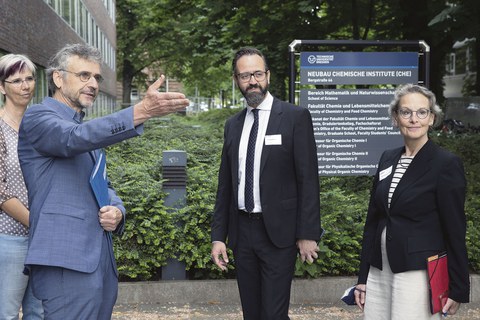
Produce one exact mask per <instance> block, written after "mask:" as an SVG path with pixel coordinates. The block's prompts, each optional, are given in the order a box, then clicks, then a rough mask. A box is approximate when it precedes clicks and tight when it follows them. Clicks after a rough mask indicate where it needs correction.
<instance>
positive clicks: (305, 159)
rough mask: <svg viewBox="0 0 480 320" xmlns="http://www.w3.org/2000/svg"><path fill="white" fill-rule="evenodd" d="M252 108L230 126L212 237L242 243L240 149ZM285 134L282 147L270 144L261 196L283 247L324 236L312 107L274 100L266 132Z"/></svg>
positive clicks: (266, 150) (262, 171)
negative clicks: (239, 230) (239, 203)
mask: <svg viewBox="0 0 480 320" xmlns="http://www.w3.org/2000/svg"><path fill="white" fill-rule="evenodd" d="M245 115H246V109H244V110H242V111H240V112H239V113H237V114H236V115H234V116H233V117H231V118H230V119H229V120H227V122H226V124H225V130H224V145H223V150H222V160H221V165H220V171H219V174H218V191H217V200H216V203H215V210H214V217H213V222H212V234H211V236H212V241H222V242H226V239H227V237H228V245H229V246H230V247H232V248H234V247H235V245H236V240H237V233H238V230H237V225H238V183H239V181H238V153H239V145H240V138H241V135H242V129H243V124H244V120H245ZM277 134H279V135H281V136H282V144H281V145H264V146H263V151H262V155H261V165H260V197H261V204H262V211H263V220H264V223H265V227H266V230H267V233H268V235H269V237H270V239H271V241H272V242H273V244H274V245H276V246H277V247H280V248H283V247H287V246H291V245H294V244H295V241H296V240H297V239H309V240H319V239H320V236H321V227H320V200H319V180H318V161H317V147H316V143H315V139H314V135H313V127H312V119H311V116H310V113H309V111H308V110H307V109H305V108H302V107H298V106H295V105H292V104H289V103H286V102H283V101H281V100H278V99H276V98H274V100H273V105H272V110H271V113H270V118H269V121H268V126H267V131H266V135H277Z"/></svg>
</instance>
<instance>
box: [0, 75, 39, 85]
mask: <svg viewBox="0 0 480 320" xmlns="http://www.w3.org/2000/svg"><path fill="white" fill-rule="evenodd" d="M3 82H6V83H10V84H11V85H12V86H15V87H20V86H22V84H23V83H24V82H26V83H27V84H29V85H30V84H32V83H34V82H35V77H32V76H30V77H26V78H25V79H20V78H17V79H13V80H3Z"/></svg>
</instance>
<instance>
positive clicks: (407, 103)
mask: <svg viewBox="0 0 480 320" xmlns="http://www.w3.org/2000/svg"><path fill="white" fill-rule="evenodd" d="M389 113H390V116H391V118H392V120H393V124H394V126H395V127H398V128H399V130H400V134H401V135H402V136H403V139H404V146H403V147H400V148H397V149H392V150H387V151H385V152H384V153H383V154H382V156H381V158H380V162H379V164H378V170H377V174H376V175H375V179H374V182H373V188H372V191H371V195H370V202H369V207H368V213H367V219H366V222H365V227H364V234H363V245H362V253H361V263H360V270H359V276H358V284H357V285H356V289H355V302H356V303H357V305H358V306H359V307H360V309H362V310H363V311H364V319H366V320H371V319H378V320H380V319H381V320H389V319H391V320H394V319H402V320H408V319H440V318H441V316H442V313H443V314H444V315H447V314H448V315H452V314H455V313H456V312H457V310H458V308H459V306H460V303H466V302H468V301H469V291H470V288H469V287H470V282H469V273H468V259H467V249H466V244H465V233H466V219H465V212H464V202H465V193H466V181H465V174H464V170H463V164H462V161H461V160H460V158H459V157H457V156H456V155H454V154H452V153H450V152H448V151H446V150H443V149H441V148H440V147H438V146H437V145H435V144H434V143H433V142H432V141H431V140H429V138H428V131H429V128H430V127H432V126H434V125H438V124H440V123H441V120H442V119H441V116H442V112H441V110H440V108H439V106H438V105H437V104H436V99H435V95H434V94H433V93H432V92H431V91H430V90H428V89H426V88H424V87H421V86H418V85H414V84H407V85H404V86H401V87H399V88H398V89H397V90H396V91H395V95H394V98H393V101H392V102H391V103H390V108H389ZM442 252H446V253H447V256H448V273H449V276H450V283H449V298H448V300H447V301H446V302H445V305H444V306H443V309H442V311H441V312H439V313H436V314H433V315H432V313H431V311H430V302H429V299H430V298H429V289H428V280H429V279H428V275H427V270H426V268H427V258H428V257H430V256H433V255H436V254H439V253H442Z"/></svg>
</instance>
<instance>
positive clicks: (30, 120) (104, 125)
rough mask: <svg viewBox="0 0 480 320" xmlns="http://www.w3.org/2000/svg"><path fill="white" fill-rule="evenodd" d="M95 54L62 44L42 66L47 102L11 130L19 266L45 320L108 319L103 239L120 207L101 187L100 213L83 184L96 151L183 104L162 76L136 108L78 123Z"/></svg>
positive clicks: (109, 260) (111, 274)
mask: <svg viewBox="0 0 480 320" xmlns="http://www.w3.org/2000/svg"><path fill="white" fill-rule="evenodd" d="M101 64H102V55H101V53H100V52H99V51H98V50H97V49H95V48H93V47H91V46H87V45H80V44H75V45H67V46H66V47H64V48H62V49H61V50H60V51H59V52H58V53H57V54H56V55H55V56H54V57H53V58H52V59H51V61H50V62H49V67H48V69H47V77H48V84H49V89H50V90H51V92H52V94H53V96H52V97H47V98H45V99H44V100H43V101H42V103H41V104H37V105H34V106H32V107H30V108H29V109H28V110H27V111H26V113H25V115H24V118H23V121H22V123H21V126H20V131H19V144H18V155H19V160H20V165H21V167H22V171H23V175H24V178H25V183H26V185H27V189H28V192H29V207H30V235H29V249H28V253H27V258H26V262H25V264H26V265H27V267H29V270H30V277H31V278H30V279H31V281H32V287H33V291H34V295H35V296H36V297H37V298H39V299H41V300H42V303H43V307H44V309H45V319H62V320H65V319H76V320H80V319H110V318H111V314H112V310H113V306H114V304H115V301H116V297H117V288H118V274H117V269H116V264H115V258H114V255H113V246H112V238H111V232H115V233H121V232H122V231H123V227H124V222H125V208H124V207H123V205H122V201H121V200H120V198H119V197H118V196H117V195H116V194H115V191H114V190H113V189H112V188H110V187H108V198H109V200H108V205H105V206H102V207H100V205H99V204H98V203H97V201H96V198H95V194H94V193H93V191H92V188H91V186H90V183H89V178H90V175H91V173H92V169H93V168H94V165H95V162H96V160H97V159H98V156H99V149H101V148H104V147H107V146H109V145H112V144H114V143H117V142H120V141H123V140H125V139H129V138H132V137H135V136H138V135H140V134H141V133H142V132H143V125H142V124H143V122H145V121H146V120H148V119H150V118H151V117H158V116H163V115H166V114H169V113H171V112H175V111H179V110H182V109H183V108H185V107H186V106H187V105H188V100H187V99H185V96H184V95H183V94H181V93H161V92H159V91H157V89H158V88H159V87H160V86H161V84H162V83H163V76H162V77H161V78H160V79H158V80H157V81H156V82H155V83H154V84H152V85H151V86H150V87H149V89H148V91H147V93H146V96H145V98H144V99H143V100H142V101H141V102H140V103H138V104H136V105H134V106H132V107H129V108H127V109H123V110H121V111H119V112H116V113H113V114H110V115H107V116H104V117H101V118H97V119H93V120H90V121H88V122H83V116H84V114H85V113H84V109H85V108H89V107H91V106H92V105H93V103H94V101H95V98H96V97H97V95H98V91H99V84H100V83H101V82H102V80H103V78H102V76H101Z"/></svg>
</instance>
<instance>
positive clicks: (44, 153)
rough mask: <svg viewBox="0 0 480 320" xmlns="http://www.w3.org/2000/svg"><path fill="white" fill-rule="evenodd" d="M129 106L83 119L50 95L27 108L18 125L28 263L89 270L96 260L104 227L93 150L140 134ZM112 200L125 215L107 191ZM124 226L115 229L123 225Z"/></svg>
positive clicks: (95, 265) (114, 197)
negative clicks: (93, 181) (27, 219)
mask: <svg viewBox="0 0 480 320" xmlns="http://www.w3.org/2000/svg"><path fill="white" fill-rule="evenodd" d="M142 131H143V126H140V127H137V128H135V127H134V125H133V109H132V108H128V109H124V110H121V111H119V112H116V113H113V114H111V115H108V116H105V117H102V118H97V119H93V120H90V121H88V122H85V123H82V122H81V117H80V115H79V114H78V113H76V112H75V111H74V110H73V109H71V108H70V107H68V106H66V105H65V104H63V103H61V102H59V101H57V100H55V99H52V98H45V100H44V101H43V102H42V103H41V104H38V105H34V106H32V107H30V108H28V109H27V111H26V112H25V115H24V117H23V120H22V123H21V125H20V131H19V142H18V156H19V160H20V165H21V168H22V171H23V176H24V179H25V183H26V186H27V189H28V198H29V206H30V235H29V249H28V253H27V258H26V261H25V264H26V265H33V264H35V265H48V266H58V267H63V268H67V269H72V270H77V271H81V272H93V271H94V270H95V269H96V268H97V266H98V264H99V261H100V251H101V246H102V237H103V236H104V230H103V228H102V227H101V226H100V223H99V221H98V211H99V206H98V204H97V202H96V199H95V196H94V194H93V192H92V190H91V187H90V184H89V178H90V174H91V172H92V168H93V165H94V163H95V158H94V157H95V156H94V151H95V150H96V149H99V148H104V147H106V146H109V145H112V144H114V143H117V142H120V141H122V140H125V139H128V138H131V137H135V136H138V135H139V134H141V133H142ZM109 196H110V204H111V205H113V206H117V207H119V208H120V209H121V210H122V213H123V214H125V209H124V208H123V205H122V201H121V200H120V198H118V197H117V195H116V194H115V192H114V190H113V189H110V190H109ZM122 228H123V222H122V225H120V226H119V228H117V231H119V230H122Z"/></svg>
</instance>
